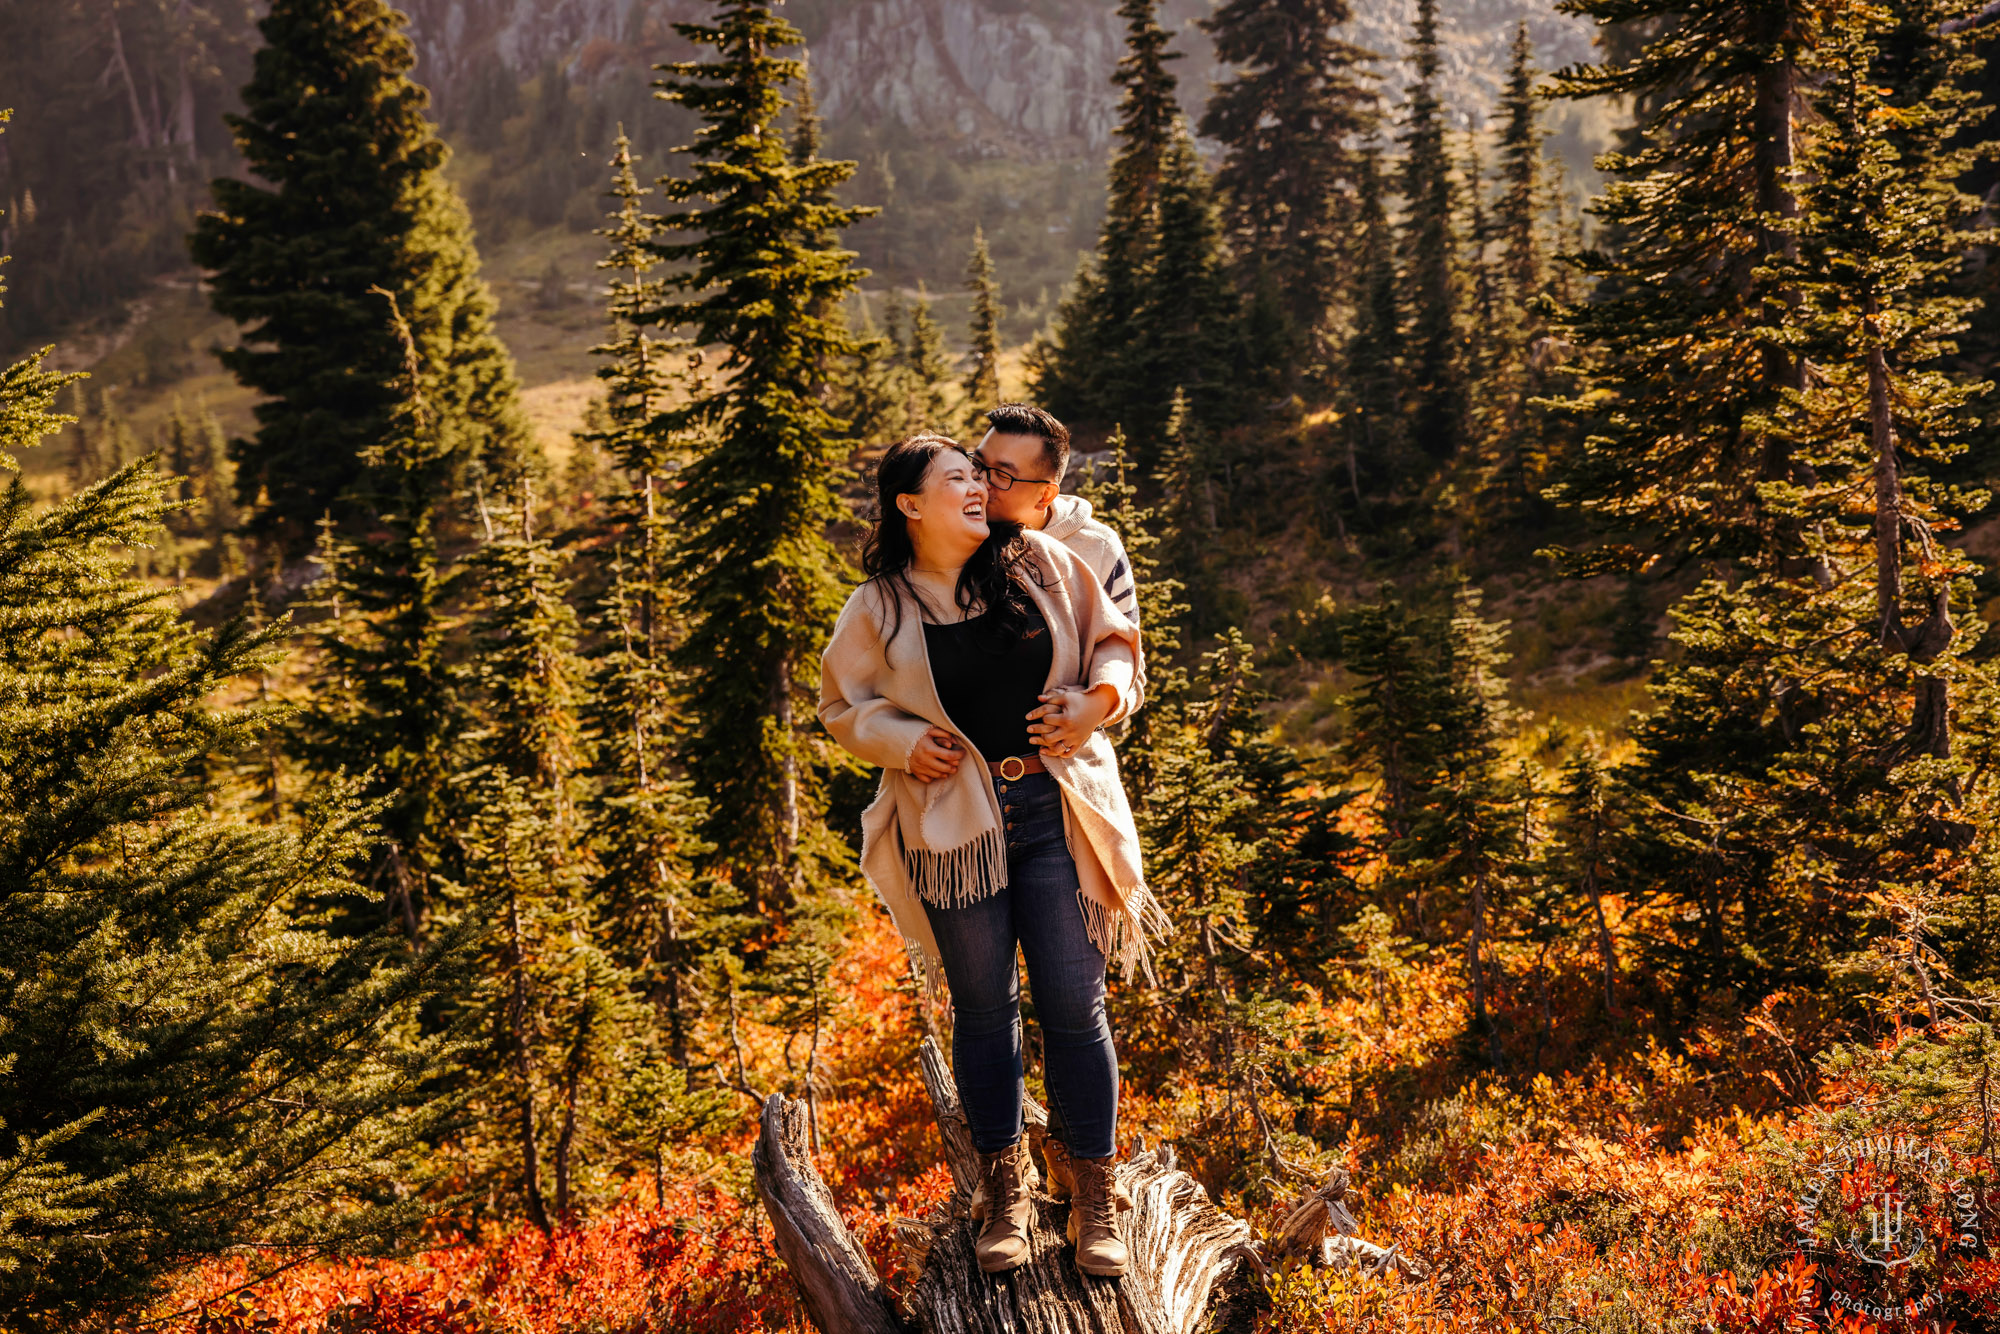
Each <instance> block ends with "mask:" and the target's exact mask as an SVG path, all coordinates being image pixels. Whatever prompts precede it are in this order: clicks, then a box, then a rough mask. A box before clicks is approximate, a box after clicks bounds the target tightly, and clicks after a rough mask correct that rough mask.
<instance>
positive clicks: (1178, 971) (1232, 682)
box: [1140, 633, 1283, 1184]
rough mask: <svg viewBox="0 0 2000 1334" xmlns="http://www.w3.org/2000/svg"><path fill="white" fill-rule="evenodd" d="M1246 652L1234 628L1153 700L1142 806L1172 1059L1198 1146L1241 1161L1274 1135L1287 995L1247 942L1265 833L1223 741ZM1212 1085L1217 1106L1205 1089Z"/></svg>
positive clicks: (1246, 665) (1228, 738)
mask: <svg viewBox="0 0 2000 1334" xmlns="http://www.w3.org/2000/svg"><path fill="white" fill-rule="evenodd" d="M1251 656H1252V655H1251V650H1250V646H1249V645H1248V644H1247V643H1246V642H1244V641H1243V639H1242V637H1241V636H1240V635H1236V634H1234V633H1232V634H1231V635H1230V636H1229V637H1228V638H1227V639H1226V640H1225V642H1224V644H1223V646H1222V647H1221V648H1220V649H1218V650H1217V651H1216V652H1215V653H1213V654H1210V655H1209V656H1208V657H1207V659H1206V660H1205V661H1204V663H1203V664H1202V671H1201V672H1200V673H1199V675H1198V676H1197V677H1195V678H1193V679H1191V680H1189V681H1188V683H1187V684H1188V687H1189V688H1186V689H1183V690H1182V691H1178V692H1176V696H1175V697H1173V698H1169V699H1165V700H1162V699H1159V698H1155V699H1154V700H1153V701H1152V703H1151V704H1150V705H1149V707H1148V712H1150V713H1153V714H1155V715H1158V716H1156V717H1155V719H1154V723H1153V728H1154V730H1153V752H1152V756H1151V759H1152V764H1151V779H1150V782H1149V784H1148V787H1147V789H1146V792H1145V800H1144V802H1143V803H1142V804H1141V806H1140V810H1141V812H1142V817H1141V818H1142V822H1143V830H1142V832H1143V834H1144V837H1145V840H1146V852H1147V861H1148V864H1150V865H1152V866H1155V867H1158V868H1160V869H1159V870H1158V871H1157V872H1156V876H1157V883H1156V884H1155V886H1154V892H1155V893H1156V894H1158V896H1159V899H1160V905H1161V908H1162V909H1163V910H1164V911H1165V912H1166V913H1167V915H1168V916H1169V917H1170V918H1171V919H1172V920H1173V922H1174V927H1175V930H1174V934H1173V936H1172V937H1171V938H1170V940H1169V941H1168V942H1167V944H1166V945H1165V946H1164V947H1163V948H1162V950H1161V957H1160V959H1159V962H1158V964H1157V968H1158V970H1159V972H1160V975H1161V976H1160V983H1161V992H1162V993H1163V994H1162V996H1161V997H1160V1000H1164V1002H1165V1004H1166V1006H1167V1007H1168V1008H1169V1011H1170V1014H1171V1016H1172V1018H1171V1024H1172V1038H1173V1046H1174V1053H1175V1056H1176V1058H1177V1063H1178V1064H1179V1065H1180V1066H1181V1068H1182V1069H1186V1068H1187V1067H1188V1066H1192V1067H1193V1068H1194V1069H1195V1070H1197V1071H1199V1072H1200V1074H1201V1077H1200V1078H1198V1079H1196V1080H1193V1081H1191V1082H1192V1083H1193V1085H1194V1086H1195V1087H1198V1088H1200V1089H1202V1090H1203V1098H1204V1106H1203V1111H1204V1113H1205V1115H1204V1118H1203V1119H1204V1121H1205V1123H1206V1124H1207V1126H1208V1129H1209V1133H1208V1134H1207V1135H1204V1136H1203V1137H1202V1147H1201V1150H1200V1152H1201V1154H1202V1156H1203V1157H1205V1158H1207V1159H1209V1160H1210V1161H1211V1162H1212V1161H1214V1160H1215V1159H1220V1158H1224V1157H1225V1150H1224V1146H1225V1144H1226V1145H1227V1149H1228V1151H1230V1154H1231V1156H1233V1157H1235V1158H1236V1159H1237V1160H1238V1161H1239V1162H1240V1161H1241V1160H1242V1159H1244V1158H1246V1157H1250V1158H1254V1157H1257V1156H1261V1155H1260V1154H1246V1153H1245V1152H1244V1151H1243V1148H1242V1147H1241V1143H1240V1141H1241V1139H1242V1138H1243V1137H1244V1136H1245V1134H1246V1133H1247V1134H1248V1135H1249V1136H1250V1137H1252V1142H1253V1143H1256V1144H1258V1147H1259V1148H1260V1149H1261V1148H1262V1147H1263V1146H1264V1145H1265V1144H1270V1140H1269V1138H1268V1135H1269V1129H1268V1124H1267V1123H1266V1121H1265V1114H1264V1111H1263V1108H1262V1105H1261V1102H1260V1095H1261V1094H1263V1092H1264V1090H1265V1088H1266V1087H1267V1086H1268V1081H1269V1074H1268V1071H1267V1069H1266V1067H1267V1066H1268V1064H1269V1063H1270V1061H1271V1057H1272V1053H1273V1052H1274V1051H1275V1050H1278V1049H1282V1046H1283V1041H1282V1037H1281V1035H1280V1034H1279V1033H1278V1031H1277V1030H1278V1026H1279V1021H1280V1018H1281V1016H1282V1013H1283V1007H1282V1006H1277V1005H1273V1004H1272V1003H1271V1002H1270V1001H1269V999H1268V998H1266V997H1265V996H1263V995H1262V994H1260V992H1261V989H1260V988H1259V987H1258V986H1257V982H1256V978H1255V975H1254V971H1253V970H1254V965H1255V960H1254V958H1253V957H1252V953H1251V951H1252V930H1251V924H1250V901H1249V895H1248V892H1247V890H1248V878H1247V877H1248V871H1249V868H1250V867H1251V865H1252V864H1253V863H1254V862H1255V861H1256V860H1257V858H1258V856H1259V854H1260V852H1261V843H1262V840H1261V839H1260V838H1258V837H1257V836H1256V835H1255V834H1253V833H1251V832H1249V827H1250V826H1252V825H1254V824H1255V823H1256V822H1255V820H1254V818H1253V814H1252V813H1253V812H1254V811H1256V809H1257V806H1258V802H1257V799H1256V797H1255V795H1254V794H1253V793H1252V792H1251V791H1249V790H1248V784H1247V782H1246V776H1245V775H1244V773H1243V771H1242V768H1241V766H1240V765H1239V764H1238V762H1237V760H1236V757H1235V756H1234V755H1233V754H1232V753H1231V742H1232V741H1234V740H1238V739H1240V736H1238V735H1232V732H1231V729H1230V727H1229V724H1230V722H1232V721H1234V719H1233V718H1232V717H1231V715H1232V714H1233V713H1234V712H1235V708H1234V704H1235V696H1236V695H1237V694H1238V693H1239V692H1241V691H1243V690H1244V689H1245V688H1246V681H1245V677H1246V675H1247V673H1248V672H1249V669H1250V658H1251ZM1160 1000H1153V999H1150V998H1149V1000H1148V1002H1147V1004H1148V1006H1149V1008H1150V1007H1151V1006H1155V1005H1158V1004H1159V1003H1160ZM1216 1094H1219V1095H1220V1100H1221V1104H1222V1105H1221V1106H1219V1107H1218V1106H1215V1105H1214V1104H1213V1103H1211V1102H1209V1101H1208V1099H1209V1098H1211V1097H1212V1096H1213V1095H1216ZM1260 1128H1261V1129H1262V1131H1263V1134H1261V1135H1260V1134H1259V1131H1260ZM1271 1150H1272V1151H1273V1152H1275V1151H1276V1146H1275V1144H1272V1145H1271ZM1276 1165H1277V1164H1275V1163H1267V1166H1276ZM1250 1180H1251V1181H1253V1182H1254V1180H1255V1177H1254V1175H1253V1176H1252V1177H1251V1178H1250ZM1245 1184H1248V1183H1245Z"/></svg>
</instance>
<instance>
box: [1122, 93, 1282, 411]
mask: <svg viewBox="0 0 2000 1334" xmlns="http://www.w3.org/2000/svg"><path fill="white" fill-rule="evenodd" d="M1228 267H1229V266H1228V255H1227V252H1226V251H1225V249H1224V247H1223V241H1222V227H1221V220H1220V218H1219V216H1218V210H1217V208H1216V204H1215V199H1214V191H1213V190H1212V188H1211V184H1210V180H1209V175H1208V170H1207V168H1205V167H1203V166H1202V164H1201V159H1200V157H1199V155H1198V154H1197V153H1196V152H1195V147H1194V141H1193V139H1192V138H1191V137H1190V136H1189V135H1187V134H1186V133H1185V131H1183V133H1181V134H1180V135H1179V136H1177V137H1176V138H1175V140H1174V144H1173V147H1172V148H1171V149H1170V150H1169V151H1168V153H1167V157H1166V162H1165V166H1164V169H1163V173H1162V177H1161V183H1160V202H1159V210H1158V227H1157V229H1156V232H1155V240H1154V245H1153V251H1152V254H1151V255H1150V257H1149V258H1148V262H1147V265H1146V274H1145V280H1144V282H1143V283H1142V285H1141V298H1140V304H1139V308H1138V310H1137V311H1135V312H1134V319H1133V321H1132V334H1131V336H1132V338H1133V340H1134V344H1133V345H1132V346H1131V347H1129V348H1128V349H1127V352H1126V355H1127V357H1128V358H1129V359H1130V360H1131V362H1132V363H1133V367H1134V371H1135V377H1134V378H1135V382H1136V383H1137V384H1141V385H1151V386H1165V385H1173V386H1176V387H1177V388H1178V390H1179V391H1180V392H1181V394H1183V395H1184V396H1185V406H1186V407H1187V409H1188V411H1190V412H1191V413H1192V414H1193V415H1194V416H1195V417H1197V418H1198V419H1199V420H1201V421H1202V422H1203V423H1205V424H1207V425H1209V426H1210V427H1211V429H1212V428H1214V427H1215V426H1219V425H1221V424H1224V423H1227V422H1229V421H1232V420H1234V419H1236V418H1237V417H1238V416H1240V415H1241V410H1242V407H1243V404H1244V402H1245V400H1246V399H1247V398H1249V397H1250V396H1251V395H1252V394H1254V393H1256V392H1257V391H1259V390H1269V389H1271V388H1273V387H1274V382H1275V381H1276V379H1277V378H1278V375H1279V374H1281V373H1274V371H1273V368H1271V367H1269V366H1258V365H1253V364H1251V363H1250V359H1249V357H1248V356H1247V355H1246V354H1247V348H1246V347H1245V345H1244V334H1243V309H1242V302H1241V300H1240V298H1239V296H1238V294H1237V292H1236V290H1235V288H1234V287H1233V286H1232V285H1231V283H1230V280H1229V272H1228ZM1171 415H1172V409H1171V406H1170V405H1156V404H1152V403H1148V402H1146V401H1145V400H1144V399H1143V398H1141V399H1138V400H1135V401H1133V402H1131V403H1129V404H1127V405H1126V406H1125V408H1124V414H1123V415H1122V416H1121V421H1123V422H1126V423H1129V424H1130V426H1131V427H1132V428H1133V429H1135V430H1139V431H1142V432H1145V433H1146V434H1147V435H1148V436H1154V435H1157V433H1158V432H1159V431H1161V429H1162V428H1164V427H1165V425H1166V423H1167V421H1168V420H1169V418H1170V417H1171Z"/></svg>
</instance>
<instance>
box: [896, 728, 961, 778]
mask: <svg viewBox="0 0 2000 1334" xmlns="http://www.w3.org/2000/svg"><path fill="white" fill-rule="evenodd" d="M964 762H965V747H963V746H961V745H959V744H958V738H957V737H955V736H953V735H952V734H951V733H949V732H947V731H945V730H944V729H943V728H942V727H933V728H932V729H931V730H930V731H928V732H926V733H924V734H923V736H922V737H920V738H919V739H918V741H917V744H916V747H915V749H913V750H911V751H910V777H912V778H914V779H916V780H917V781H918V782H920V783H928V782H931V781H933V780H934V779H939V778H949V777H951V776H952V775H953V774H955V773H957V772H958V766H959V765H960V764H962V763H964Z"/></svg>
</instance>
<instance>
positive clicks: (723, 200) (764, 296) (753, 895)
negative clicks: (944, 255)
mask: <svg viewBox="0 0 2000 1334" xmlns="http://www.w3.org/2000/svg"><path fill="white" fill-rule="evenodd" d="M676 31H678V32H679V33H680V35H681V36H682V37H684V38H685V39H687V40H688V41H690V42H692V43H694V44H695V45H696V46H697V47H698V48H706V49H708V50H710V51H712V52H713V54H714V57H715V58H714V59H712V60H707V61H701V62H695V61H686V62H681V63H678V64H674V65H670V66H667V67H665V70H666V73H667V75H668V77H667V78H666V79H664V80H663V81H662V84H661V87H662V88H663V90H664V92H665V94H666V96H667V97H668V98H669V99H671V100H673V101H677V102H679V103H680V104H682V105H683V106H685V107H687V108H688V109H689V110H691V111H693V112H695V113H697V114H698V115H699V116H700V117H701V118H702V121H703V125H702V128H701V130H700V132H699V133H698V135H697V136H696V140H695V143H694V144H693V146H692V148H691V149H690V150H689V151H690V152H691V154H692V155H693V158H694V161H693V164H692V170H691V172H690V174H689V175H687V176H685V177H678V176H670V177H667V178H665V179H664V180H663V181H662V182H661V193H662V196H663V198H664V199H665V200H666V201H667V202H668V204H669V205H670V207H669V208H668V209H667V210H666V211H665V212H663V214H662V215H661V217H660V223H659V225H660V233H659V235H658V236H657V237H656V238H655V239H654V240H653V241H652V242H651V243H650V245H651V248H652V250H653V252H654V254H655V255H657V256H658V257H659V259H660V260H661V261H662V262H663V263H665V264H667V265H669V266H671V267H672V269H673V272H672V274H671V276H670V277H669V278H668V279H667V282H668V284H669V287H670V289H671V294H670V296H669V298H668V299H667V300H665V301H663V302H661V304H660V305H659V306H658V307H657V308H656V309H654V310H653V311H651V312H649V313H648V315H647V317H646V318H647V321H648V322H650V323H658V324H662V325H667V326H676V327H684V328H687V329H688V330H690V331H691V337H692V338H693V339H694V341H695V342H697V343H698V344H700V345H702V346H705V347H715V348H719V349H721V364H720V366H719V367H718V375H717V377H716V380H715V382H714V383H713V384H712V385H710V386H708V387H707V390H706V392H703V393H701V394H699V395H697V396H695V397H694V398H692V399H691V400H690V401H688V402H686V403H683V404H678V405H675V406H673V407H670V408H668V409H667V410H666V411H664V412H663V413H661V414H660V417H659V419H658V420H659V426H660V427H661V428H662V429H665V430H667V431H669V432H675V433H685V434H686V435H688V436H691V437H696V438H699V439H701V440H702V441H703V443H704V446H705V448H704V452H703V453H701V454H700V455H699V456H698V457H697V458H696V459H695V460H694V461H693V462H692V463H690V464H689V465H688V466H687V467H686V468H685V469H683V470H682V471H681V473H680V482H681V485H680V489H679V499H678V504H677V517H678V528H679V531H678V533H677V537H676V542H675V545H674V548H673V550H672V553H671V558H670V564H669V570H670V572H671V574H672V575H673V576H674V577H675V578H676V579H677V580H678V581H679V583H680V584H681V586H682V588H683V589H684V591H685V595H686V598H687V604H686V605H687V608H688V613H689V622H690V623H689V626H688V629H687V633H686V636H685V638H684V639H683V641H682V642H681V644H680V645H679V649H678V655H679V660H680V662H681V663H682V664H683V665H684V666H685V668H686V669H687V672H688V675H689V679H690V689H689V696H688V711H689V715H690V717H691V718H692V719H693V726H692V735H691V737H690V747H689V771H690V775H691V777H692V778H693V779H694V782H695V785H696V787H697V788H698V790H700V791H701V792H702V793H703V794H704V795H705V796H707V797H708V798H709V800H710V802H711V805H710V806H709V808H708V821H707V830H706V833H707V835H708V837H709V839H710V840H711V841H712V842H713V843H714V844H715V847H716V852H715V856H716V857H717V858H718V859H719V861H720V863H721V865H722V866H724V867H726V868H727V869H728V871H729V872H730V874H731V875H732V877H733V879H734V880H735V881H736V883H737V884H738V885H739V886H740V887H741V888H742V889H743V891H744V892H745V894H746V896H748V898H749V899H750V902H751V903H752V905H753V906H763V905H769V906H771V907H773V908H781V907H782V906H783V905H784V904H785V903H786V902H787V901H788V900H789V899H790V898H791V896H792V894H793V892H794V890H795V888H796V887H797V886H798V885H799V884H800V883H801V877H802V876H803V877H805V878H807V879H812V878H815V876H814V872H813V870H812V867H813V866H814V865H816V864H817V863H818V860H819V859H820V858H822V857H825V856H828V855H831V854H832V849H831V846H830V843H829V840H828V836H827V835H826V833H825V830H824V827H823V824H822V820H821V812H820V806H821V798H820V794H819V791H818V780H817V779H816V777H815V773H814V767H813V766H814V762H815V760H816V758H817V756H818V753H819V743H818V742H817V741H816V740H815V739H814V738H813V737H812V735H811V733H810V731H809V730H808V729H807V727H806V726H805V725H804V723H803V721H802V720H803V719H806V718H810V717H811V716H812V713H813V700H814V698H815V696H816V693H817V689H816V688H817V681H816V680H815V676H816V673H817V668H818V661H819V654H820V650H821V648H822V647H823V646H824V644H825V641H826V637H827V635H828V634H829V633H830V631H831V628H832V624H833V618H834V616H835V615H836V613H837V612H838V611H839V606H840V598H841V588H842V582H843V580H842V574H843V570H844V566H843V562H842V560H841V558H840V556H839V554H838V552H837V551H836V550H835V549H834V547H833V545H832V543H831V541H830V540H829V538H828V536H827V530H828V526H829V525H830V524H831V523H832V522H833V521H834V520H835V519H837V518H838V517H839V515H840V514H841V512H842V509H841V505H840V500H839V493H838V490H837V481H838V471H839V469H840V467H841V464H842V462H843V460H844V458H845V456H846V452H847V449H846V438H847V437H846V434H845V424H844V423H843V422H841V421H839V420H838V419H836V418H834V417H832V416H831V415H830V414H829V413H828V411H827V410H826V408H825V407H824V406H823V405H822V403H821V401H820V397H819V393H818V387H819V385H820V383H821V369H822V367H824V366H825V365H826V364H828V363H830V362H831V361H833V360H835V359H837V358H840V357H844V356H848V355H850V354H851V352H852V350H853V344H852V339H851V338H850V336H849V335H848V334H847V332H846V331H845V330H844V329H843V328H842V327H841V326H840V325H839V324H838V323H837V322H835V321H833V320H831V319H828V318H823V317H821V316H817V315H815V314H814V313H813V312H814V311H815V309H817V308H819V307H820V306H821V305H822V304H823V303H824V304H825V305H827V306H831V305H832V304H833V303H835V302H837V301H838V300H839V298H841V297H842V296H844V295H845V294H846V293H847V292H849V291H851V290H853V288H854V287H855V285H856V284H857V282H858V281H859V278H860V273H859V271H858V270H856V269H855V268H854V266H853V263H852V261H853V258H854V257H853V254H852V252H850V251H846V250H841V249H837V248H835V247H834V245H833V244H832V242H831V240H830V239H828V238H831V237H833V236H834V235H836V234H838V233H839V231H840V230H841V229H842V228H844V227H846V226H847V225H848V224H849V223H851V222H852V221H853V219H854V217H855V216H856V215H855V212H854V210H852V209H849V208H845V207H841V206H838V205H835V204H832V203H830V202H828V196H829V195H830V194H831V191H832V189H833V187H834V186H836V185H838V184H839V183H840V182H842V181H845V180H846V179H848V177H849V176H851V175H852V174H853V170H854V167H853V164H852V163H845V162H814V163H811V164H808V165H804V166H801V165H798V164H796V163H794V162H793V161H792V160H791V158H790V156H789V154H788V153H787V151H786V145H785V143H784V141H783V139H782V138H781V137H780V136H779V133H778V124H779V119H780V117H781V115H782V113H783V111H784V109H785V107H786V105H787V102H786V98H785V91H786V89H787V88H789V87H792V86H794V85H796V83H797V82H798V80H799V79H800V77H801V76H802V74H803V69H802V66H801V63H800V62H799V61H798V60H796V59H791V58H787V57H783V56H780V55H777V54H775V53H776V52H777V51H779V50H782V49H784V48H786V47H792V46H797V45H798V44H799V43H800V41H801V38H800V35H799V32H798V30H797V29H795V28H793V27H792V26H791V25H790V24H789V23H786V22H784V21H783V20H782V19H780V18H778V17H777V16H776V15H775V14H774V13H773V12H772V9H771V7H770V5H769V4H767V3H759V2H758V0H728V3H726V4H725V5H724V6H723V7H722V8H721V10H720V12H719V13H718V14H717V15H716V20H715V22H713V23H711V24H702V23H683V24H678V25H676Z"/></svg>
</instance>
